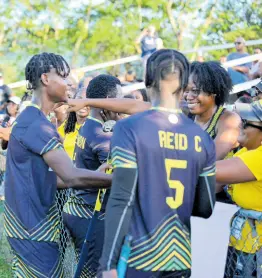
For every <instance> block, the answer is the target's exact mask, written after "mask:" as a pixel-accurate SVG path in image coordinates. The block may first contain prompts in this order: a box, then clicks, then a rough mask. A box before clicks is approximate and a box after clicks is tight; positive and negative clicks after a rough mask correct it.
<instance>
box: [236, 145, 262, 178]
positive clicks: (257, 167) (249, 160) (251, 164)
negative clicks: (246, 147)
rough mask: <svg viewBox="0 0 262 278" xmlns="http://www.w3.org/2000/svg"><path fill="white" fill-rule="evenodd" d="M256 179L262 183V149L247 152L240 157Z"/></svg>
mask: <svg viewBox="0 0 262 278" xmlns="http://www.w3.org/2000/svg"><path fill="white" fill-rule="evenodd" d="M238 157H239V158H240V159H241V160H242V161H243V162H244V163H245V165H246V166H247V167H248V169H249V170H250V171H251V172H252V174H253V175H254V176H255V177H256V179H257V180H258V181H262V167H261V161H262V147H259V148H258V149H256V150H252V151H247V152H244V153H242V154H240V155H239V156H238Z"/></svg>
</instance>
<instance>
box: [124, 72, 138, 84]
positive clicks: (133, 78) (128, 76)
mask: <svg viewBox="0 0 262 278" xmlns="http://www.w3.org/2000/svg"><path fill="white" fill-rule="evenodd" d="M125 79H126V82H129V83H134V82H136V73H135V72H134V71H133V70H129V71H128V72H127V73H126V76H125Z"/></svg>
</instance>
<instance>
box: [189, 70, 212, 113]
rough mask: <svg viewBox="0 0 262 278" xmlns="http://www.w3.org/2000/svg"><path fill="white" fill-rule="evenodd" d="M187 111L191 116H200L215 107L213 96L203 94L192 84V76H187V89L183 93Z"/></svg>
mask: <svg viewBox="0 0 262 278" xmlns="http://www.w3.org/2000/svg"><path fill="white" fill-rule="evenodd" d="M184 99H185V100H186V102H187V105H188V108H189V111H190V113H191V114H193V115H201V114H203V113H205V112H206V111H207V110H209V109H210V108H212V107H215V105H216V104H215V95H213V94H211V95H210V94H208V93H207V92H203V91H202V90H201V89H200V88H197V86H196V84H195V83H194V76H193V74H191V75H190V76H189V82H188V87H187V89H186V91H185V93H184Z"/></svg>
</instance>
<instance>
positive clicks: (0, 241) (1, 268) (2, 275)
mask: <svg viewBox="0 0 262 278" xmlns="http://www.w3.org/2000/svg"><path fill="white" fill-rule="evenodd" d="M3 222H4V221H3V202H2V201H0V278H11V277H12V272H11V260H12V255H11V252H10V249H9V246H8V243H7V240H6V238H5V237H4V233H3V232H4V227H3V224H4V223H3Z"/></svg>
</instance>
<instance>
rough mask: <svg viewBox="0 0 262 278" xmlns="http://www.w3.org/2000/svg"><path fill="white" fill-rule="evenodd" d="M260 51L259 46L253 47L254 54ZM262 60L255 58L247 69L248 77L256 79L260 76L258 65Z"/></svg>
mask: <svg viewBox="0 0 262 278" xmlns="http://www.w3.org/2000/svg"><path fill="white" fill-rule="evenodd" d="M261 53H262V51H261V49H260V48H259V47H257V48H255V49H254V54H261ZM261 62H262V59H259V60H256V61H254V62H253V63H252V66H251V69H250V71H249V78H250V79H256V78H258V77H260V76H261V69H260V68H261V67H260V66H259V65H260V64H261Z"/></svg>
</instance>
